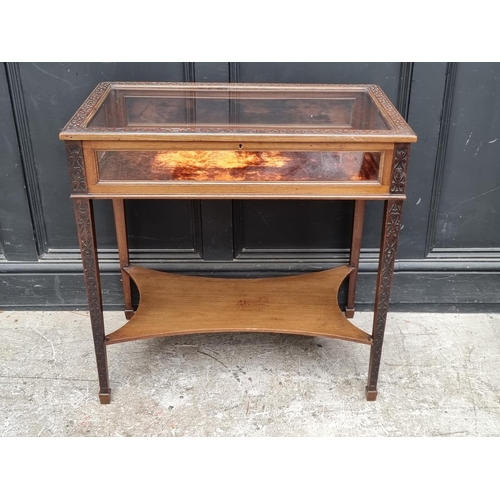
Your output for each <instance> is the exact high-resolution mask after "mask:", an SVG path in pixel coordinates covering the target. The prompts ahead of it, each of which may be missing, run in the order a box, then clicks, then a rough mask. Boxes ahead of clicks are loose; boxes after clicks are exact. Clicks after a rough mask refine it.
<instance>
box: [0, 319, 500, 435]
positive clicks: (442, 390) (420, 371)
mask: <svg viewBox="0 0 500 500" xmlns="http://www.w3.org/2000/svg"><path fill="white" fill-rule="evenodd" d="M371 318H372V315H371V314H369V313H357V314H356V318H355V319H354V322H355V323H356V324H357V325H358V326H360V327H362V328H364V329H365V330H367V331H370V325H371ZM105 320H106V326H107V328H108V331H111V330H112V329H114V328H117V327H118V326H120V325H121V324H123V323H124V322H125V320H124V317H123V314H122V313H119V312H108V313H106V314H105ZM368 354H369V347H368V346H365V345H359V344H354V343H349V342H343V341H338V340H328V339H322V338H313V337H300V336H292V335H270V334H234V335H232V334H226V335H196V336H184V337H171V338H163V339H153V340H143V341H138V342H130V343H125V344H118V345H113V346H110V347H109V348H108V356H109V366H110V378H111V387H112V403H111V404H110V405H100V404H99V402H98V398H97V392H98V384H97V376H96V369H95V359H94V352H93V345H92V341H91V335H90V324H89V319H88V314H87V313H86V312H81V311H76V312H13V311H4V312H0V383H1V389H0V435H2V436H499V435H500V371H499V369H498V366H499V364H498V363H499V358H500V314H468V315H465V314H464V315H458V314H407V313H405V314H403V313H394V314H389V319H388V322H387V332H386V339H385V344H384V353H383V356H382V367H381V372H380V379H379V397H378V400H377V401H376V402H372V403H368V402H366V401H365V399H364V386H365V382H366V374H367V368H368Z"/></svg>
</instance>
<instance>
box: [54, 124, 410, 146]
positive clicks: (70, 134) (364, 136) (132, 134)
mask: <svg viewBox="0 0 500 500" xmlns="http://www.w3.org/2000/svg"><path fill="white" fill-rule="evenodd" d="M156 130H157V131H156V132H151V131H148V132H144V131H141V130H137V131H132V130H127V131H120V132H117V131H116V130H115V131H113V130H109V131H102V132H101V131H99V132H96V131H95V130H85V129H81V130H76V129H71V130H66V129H63V130H62V131H61V132H60V133H59V139H60V140H62V141H130V140H141V141H169V142H172V141H185V142H197V141H210V142H223V141H235V142H239V141H249V140H251V141H262V142H285V141H290V142H318V143H323V142H360V143H361V142H388V143H396V142H417V136H416V135H415V133H414V132H413V131H412V130H411V129H410V127H408V133H405V134H401V133H399V131H397V132H394V131H387V132H385V131H374V132H372V133H367V132H364V131H360V132H359V133H357V134H353V131H352V130H336V131H335V132H331V133H329V134H327V133H325V134H322V135H319V134H310V135H308V134H307V133H305V132H304V130H301V131H298V132H302V133H301V135H297V134H291V133H284V132H283V133H278V132H276V133H267V134H265V133H262V132H260V133H257V132H251V131H248V132H243V131H240V132H239V133H238V132H231V133H229V132H228V133H223V132H220V133H203V132H200V131H196V132H191V133H189V132H172V131H171V129H161V128H157V129H156ZM363 132H364V133H363Z"/></svg>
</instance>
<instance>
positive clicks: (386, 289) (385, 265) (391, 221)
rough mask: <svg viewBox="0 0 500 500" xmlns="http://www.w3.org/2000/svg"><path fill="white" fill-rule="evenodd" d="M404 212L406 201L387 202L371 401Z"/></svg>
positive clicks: (370, 372) (370, 375) (369, 389)
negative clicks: (404, 202)
mask: <svg viewBox="0 0 500 500" xmlns="http://www.w3.org/2000/svg"><path fill="white" fill-rule="evenodd" d="M402 210H403V201H402V200H388V201H386V202H385V212H384V222H383V228H382V242H381V246H380V260H379V267H378V275H377V290H376V295H375V314H374V318H373V331H372V338H373V344H372V347H371V350H370V365H369V368H368V384H367V386H366V399H367V400H368V401H375V399H376V398H377V380H378V372H379V368H380V358H381V356H382V344H383V342H384V332H385V322H386V319H387V311H388V309H389V299H390V293H391V285H392V277H393V273H394V263H395V260H396V250H397V247H398V238H399V229H400V227H401V213H402Z"/></svg>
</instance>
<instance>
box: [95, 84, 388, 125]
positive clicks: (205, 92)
mask: <svg viewBox="0 0 500 500" xmlns="http://www.w3.org/2000/svg"><path fill="white" fill-rule="evenodd" d="M156 127H157V128H176V127H179V128H190V127H193V128H201V129H203V128H206V129H211V130H212V129H217V128H221V129H227V128H230V129H233V128H236V129H238V128H241V129H245V128H249V129H262V130H263V131H266V130H271V129H273V128H279V129H287V128H290V129H304V130H305V131H306V130H308V129H324V130H328V129H352V130H390V129H391V127H390V126H389V125H388V124H387V122H386V121H385V119H384V118H383V116H382V114H381V113H380V111H379V109H378V107H377V105H376V104H375V103H374V102H373V100H372V98H371V96H370V94H369V93H368V92H367V91H365V90H355V89H354V90H353V89H349V90H333V89H328V90H322V89H319V90H318V89H314V90H307V89H303V88H302V89H298V90H292V89H286V90H282V89H269V88H267V89H255V88H251V89H250V88H249V89H244V88H238V89H236V90H232V89H228V88H209V89H208V88H207V89H189V90H188V89H181V88H179V89H166V88H161V87H160V88H143V89H141V88H136V89H134V88H130V89H126V88H123V89H122V88H113V89H112V90H111V91H110V92H109V94H108V95H107V96H106V98H105V99H104V101H103V102H102V104H101V105H100V106H99V109H98V110H97V112H96V113H95V114H94V116H93V117H92V118H91V120H90V121H89V123H88V125H87V127H86V128H87V129H89V130H92V129H96V128H97V129H100V130H102V129H103V128H104V129H109V130H112V129H114V128H120V129H123V128H125V129H130V130H133V129H141V128H156Z"/></svg>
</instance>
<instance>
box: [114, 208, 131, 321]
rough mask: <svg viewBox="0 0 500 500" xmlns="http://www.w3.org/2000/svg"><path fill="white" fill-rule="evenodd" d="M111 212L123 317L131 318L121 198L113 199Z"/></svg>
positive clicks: (123, 211)
mask: <svg viewBox="0 0 500 500" xmlns="http://www.w3.org/2000/svg"><path fill="white" fill-rule="evenodd" d="M113 212H114V214H115V227H116V241H117V242H118V254H119V256H120V271H121V274H122V285H123V299H124V302H125V317H126V318H127V319H131V318H132V316H133V315H134V308H133V306H132V291H131V287H130V276H129V275H128V273H126V272H125V271H124V270H123V268H124V267H128V266H129V265H130V261H129V253H128V238H127V221H126V218H125V204H124V200H123V199H122V198H114V199H113Z"/></svg>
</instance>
